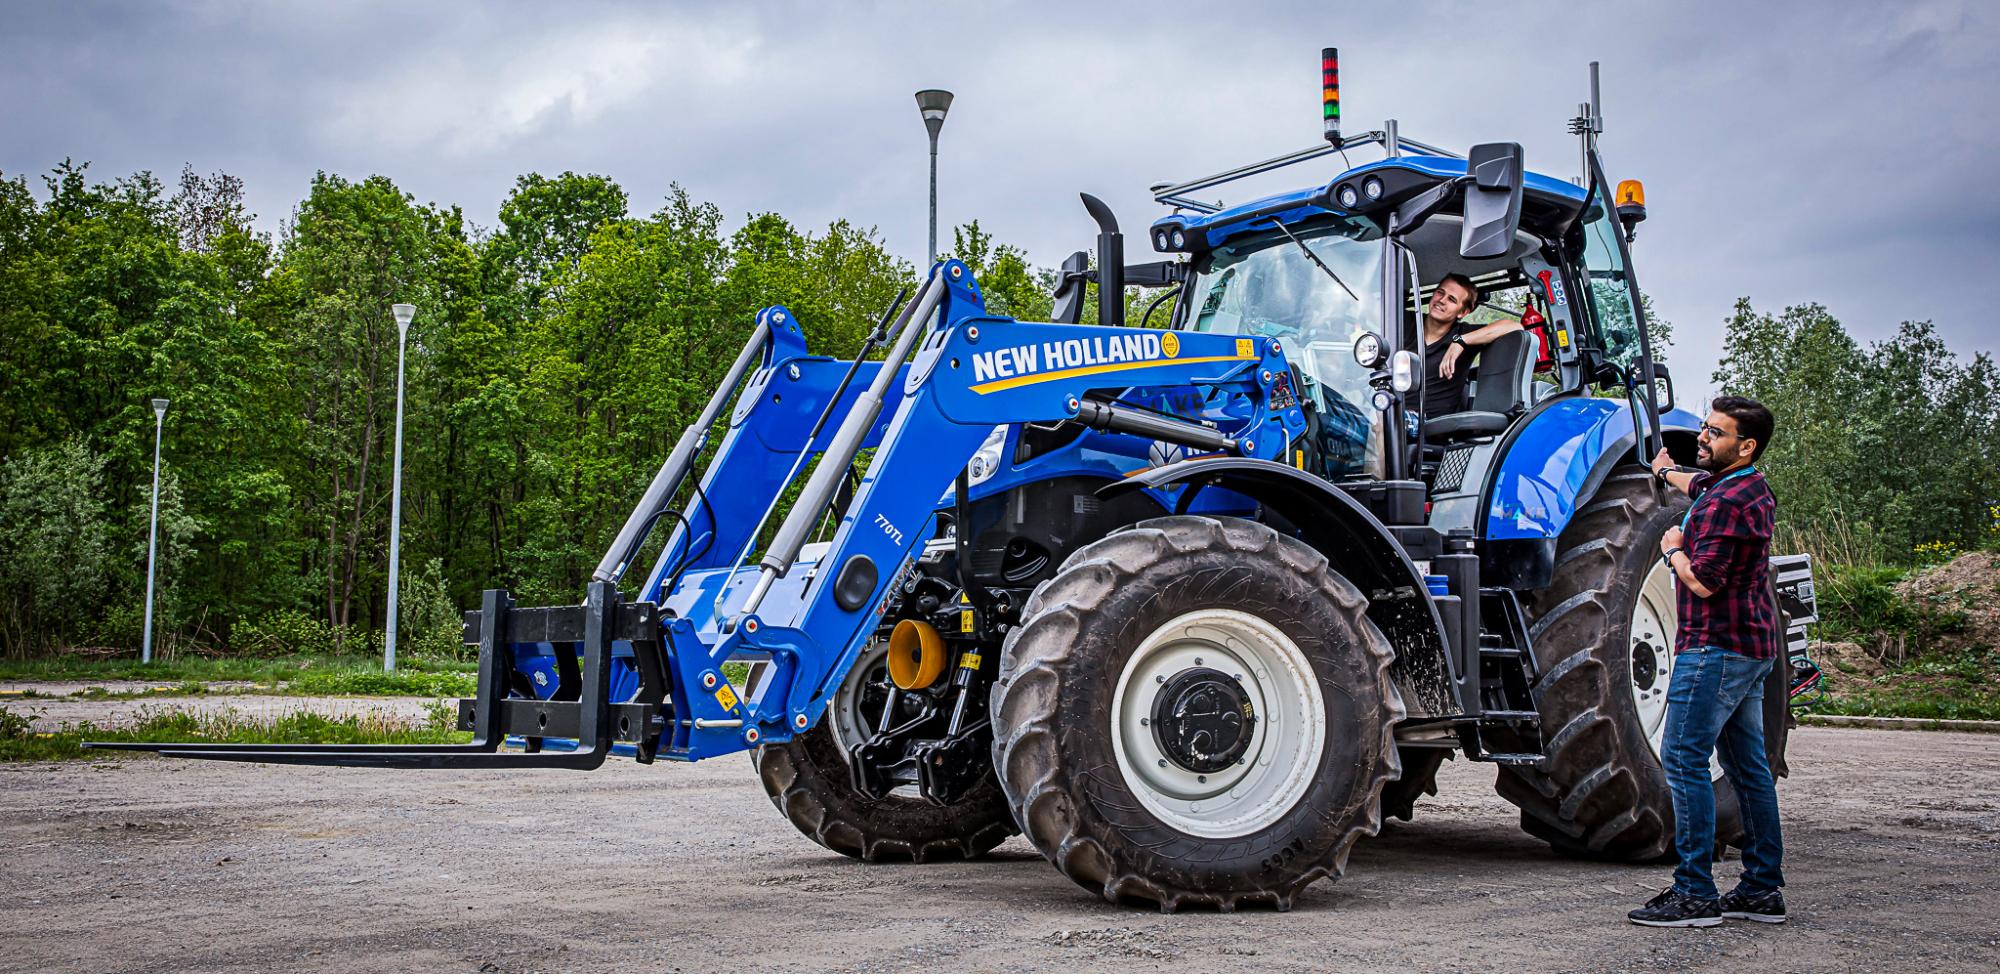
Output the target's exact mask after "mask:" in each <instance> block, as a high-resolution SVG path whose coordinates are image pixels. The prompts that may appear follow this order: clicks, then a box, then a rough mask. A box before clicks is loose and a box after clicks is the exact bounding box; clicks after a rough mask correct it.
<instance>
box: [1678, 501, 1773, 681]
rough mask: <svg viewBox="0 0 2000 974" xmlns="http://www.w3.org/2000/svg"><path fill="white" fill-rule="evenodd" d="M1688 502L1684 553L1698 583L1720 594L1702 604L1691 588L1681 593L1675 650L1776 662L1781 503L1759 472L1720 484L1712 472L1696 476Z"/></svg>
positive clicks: (1711, 596)
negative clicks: (1774, 541) (1773, 583)
mask: <svg viewBox="0 0 2000 974" xmlns="http://www.w3.org/2000/svg"><path fill="white" fill-rule="evenodd" d="M1688 496H1689V497H1692V498H1694V508H1693V509H1692V510H1690V511H1689V512H1688V518H1687V528H1686V534H1685V535H1684V536H1683V537H1682V538H1681V546H1682V547H1683V548H1685V549H1686V550H1687V555H1688V560H1689V561H1690V562H1691V563H1692V564H1691V565H1690V570H1691V571H1693V573H1694V577H1695V578H1696V579H1697V580H1699V581H1700V582H1701V584H1702V586H1703V587H1705V588H1707V589H1708V590H1709V591H1710V592H1712V593H1714V594H1712V595H1710V596H1709V597H1708V598H1702V597H1701V596H1699V595H1696V594H1694V590H1693V589H1691V588H1689V587H1688V586H1686V585H1676V586H1675V589H1676V590H1677V595H1676V599H1675V601H1676V608H1677V609H1678V610H1679V612H1680V634H1679V635H1678V636H1677V637H1676V638H1675V639H1674V651H1675V652H1677V653H1678V652H1685V651H1687V650H1689V649H1693V648H1694V647H1697V646H1720V647H1722V648H1723V649H1726V650H1729V651H1731V652H1734V653H1739V654H1741V655H1744V656H1749V657H1751V658H1753V659H1770V658H1771V657H1773V656H1775V655H1777V652H1778V617H1777V611H1776V608H1775V607H1774V606H1773V605H1772V604H1771V594H1770V591H1769V589H1768V585H1769V581H1768V578H1769V576H1770V571H1771V524H1772V521H1773V517H1774V515H1775V513H1776V511H1777V507H1778V501H1777V498H1775V497H1772V496H1771V487H1770V485H1769V484H1766V483H1765V482H1764V475H1763V474H1762V473H1759V472H1756V471H1754V470H1753V471H1751V472H1750V473H1747V474H1742V475H1739V476H1734V477H1726V478H1724V479H1723V480H1722V481H1721V482H1720V483H1717V481H1716V477H1715V475H1714V474H1712V473H1707V472H1703V473H1698V474H1695V477H1694V480H1693V482H1691V483H1689V484H1688Z"/></svg>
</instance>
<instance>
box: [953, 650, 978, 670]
mask: <svg viewBox="0 0 2000 974" xmlns="http://www.w3.org/2000/svg"><path fill="white" fill-rule="evenodd" d="M979 663H980V657H979V654H978V653H966V654H965V655H963V656H960V657H959V658H958V667H959V669H962V670H976V669H978V668H979Z"/></svg>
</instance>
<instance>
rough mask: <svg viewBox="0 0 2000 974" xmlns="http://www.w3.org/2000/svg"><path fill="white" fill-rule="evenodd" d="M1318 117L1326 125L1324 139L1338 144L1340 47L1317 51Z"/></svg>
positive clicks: (1336, 145)
mask: <svg viewBox="0 0 2000 974" xmlns="http://www.w3.org/2000/svg"><path fill="white" fill-rule="evenodd" d="M1319 87H1320V99H1319V100H1320V118H1321V119H1322V120H1323V121H1324V123H1325V125H1326V140H1327V141H1328V142H1331V143H1333V144H1334V146H1335V147H1336V148H1338V147H1339V145H1340V48H1337V47H1323V48H1320V51H1319Z"/></svg>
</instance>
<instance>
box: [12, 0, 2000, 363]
mask: <svg viewBox="0 0 2000 974" xmlns="http://www.w3.org/2000/svg"><path fill="white" fill-rule="evenodd" d="M1137 9H1138V8H1124V7H1110V8H1104V9H1102V10H1100V8H1085V7H1081V6H1078V5H1074V4H1006V3H997V4H980V5H976V6H974V5H964V6H958V5H945V4H915V3H897V4H887V3H885V4H877V5H865V6H854V5H848V4H822V5H814V4H782V5H765V4H741V5H731V4H675V5H666V6H660V5H651V6H640V5H628V4H582V5H579V4H563V5H550V4H539V3H502V4H480V5H469V4H451V5H444V4H438V5H408V4H387V3H383V4H338V5H336V4H308V3H255V4H252V3H226V4H225V3H212V4H189V5H178V6H145V5H136V4H111V3H82V4H32V5H26V6H21V7H17V8H16V9H15V10H13V11H12V12H11V13H10V30H9V31H8V34H7V36H6V37H5V38H4V39H0V77H4V78H5V79H6V84H7V90H8V91H10V92H12V93H14V95H15V97H13V98H11V99H8V100H7V102H6V103H5V104H4V105H0V130H5V131H7V132H8V133H9V138H7V139H6V140H5V141H4V144H0V170H5V171H6V172H9V173H24V172H25V173H34V172H39V171H43V170H46V169H47V168H48V167H49V166H50V165H53V164H54V163H55V162H57V161H59V160H60V159H62V158H63V157H65V156H71V157H75V158H78V159H88V160H91V161H93V162H94V164H95V171H96V172H97V173H98V174H100V175H102V176H111V175H119V174H123V173H127V172H130V171H133V170H137V169H151V170H154V171H156V172H160V173H162V174H171V173H172V172H173V171H175V170H177V169H178V168H179V166H180V165H181V163H183V162H191V163H193V164H194V165H195V167H196V168H197V169H201V170H204V171H207V170H213V169H222V170H227V171H230V172H233V173H236V174H238V175H241V176H243V177H244V178H246V179H247V180H248V181H249V184H250V191H251V197H252V204H253V208H254V209H256V210H257V211H258V212H259V213H260V214H262V220H263V222H264V223H265V224H266V225H268V226H270V227H272V228H275V227H276V226H277V225H278V222H279V221H280V220H282V219H283V218H284V217H285V215H286V214H287V212H288V210H289V208H290V206H291V205H292V204H293V203H294V202H295V201H296V200H297V199H298V198H299V196H300V195H301V194H302V193H303V192H304V189H305V186H306V184H307V181H308V180H309V179H310V177H311V174H312V172H313V171H314V170H315V169H321V168H323V169H327V170H330V171H335V172H341V173H344V174H346V175H350V176H363V175H366V174H368V173H372V172H380V173H384V174H387V175H389V176H391V177H393V178H395V179H396V180H397V182H398V184H399V185H401V186H403V187H404V188H405V189H406V190H408V191H410V192H412V193H414V194H416V195H417V196H418V197H419V198H423V199H430V200H436V201H438V202H441V203H447V204H459V205H462V206H464V207H465V209H466V212H467V213H468V215H469V216H470V217H471V218H472V219H473V220H474V221H476V222H479V223H483V224H491V223H492V222H493V220H494V213H495V212H496V210H497V208H498V205H499V202H500V200H501V199H502V198H503V197H504V196H505V194H506V192H507V191H508V189H509V188H510V186H511V185H512V182H513V179H514V177H515V176H516V175H518V174H520V173H523V172H528V171H560V170H563V169H574V170H579V171H594V172H601V173H605V174H607V175H610V176H612V177H614V178H616V179H618V180H619V181H620V182H621V183H623V184H624V185H625V187H626V188H627V189H628V190H629V191H630V192H631V195H632V198H633V200H634V209H635V210H638V211H641V212H644V211H649V210H651V209H652V208H653V207H655V206H656V205H657V202H658V201H659V200H660V199H661V198H662V197H663V196H664V195H665V193H666V192H667V191H668V187H669V184H670V183H673V182H678V183H680V184H681V185H683V186H685V187H687V188H688V190H689V191H690V192H692V193H693V194H694V195H696V196H697V197H699V198H702V199H706V200H710V201H713V202H715V203H717V204H718V205H720V206H721V207H722V208H723V210H724V211H725V212H726V213H728V214H730V215H731V216H732V218H740V217H741V216H742V215H743V214H746V213H749V212H753V211H763V210H775V211H778V212H781V213H784V214H785V215H787V216H788V217H791V218H792V219H794V220H795V221H798V222H800V223H802V224H806V225H820V224H824V223H825V222H827V221H829V220H832V219H835V218H842V217H845V218H848V219H852V220H854V221H856V222H858V223H861V224H863V225H875V226H878V227H880V228H881V230H882V231H883V233H884V234H885V236H886V238H887V239H888V241H889V243H890V245H891V247H892V248H894V249H895V250H897V251H898V252H899V253H901V254H903V255H905V256H907V257H909V258H911V259H913V260H920V259H921V258H922V256H923V255H922V251H923V246H924V214H925V211H924V201H925V192H924V164H925V159H924V153H925V143H924V137H923V131H922V127H921V126H920V124H919V123H918V121H917V117H916V112H915V106H914V104H913V103H912V101H911V98H910V93H911V92H912V91H914V90H916V89H918V88H922V87H931V86H943V87H947V88H951V89H953V90H954V91H956V92H957V93H958V96H959V98H958V101H957V103H956V104H955V105H954V107H953V110H952V115H951V118H950V120H949V121H948V122H947V124H946V126H945V133H944V139H943V153H942V157H941V160H940V179H941V182H942V187H941V191H940V210H941V222H942V223H944V224H946V225H950V224H953V223H959V222H964V221H966V220H970V219H973V218H975V217H976V218H978V219H979V220H980V221H981V222H982V224H983V225H984V226H986V227H987V228H988V229H989V230H992V231H993V232H994V233H995V234H996V235H997V236H998V238H999V239H1001V240H1003V241H1008V242H1013V243H1017V244H1019V245H1022V246H1024V247H1026V248H1027V249H1028V251H1029V252H1030V255H1031V256H1032V258H1033V259H1034V260H1036V261H1037V262H1040V263H1044V264H1053V263H1055V262H1057V261H1059V260H1060V259H1061V258H1062V256H1063V254H1065V253H1067V252H1068V251H1069V250H1072V249H1076V248H1078V247H1082V246H1086V245H1087V244H1088V241H1089V238H1090V234H1091V228H1090V224H1089V221H1088V220H1087V219H1086V218H1085V217H1084V215H1083V213H1082V211H1081V209H1080V208H1079V207H1078V206H1077V204H1076V202H1075V200H1076V197H1075V193H1076V192H1077V191H1078V190H1087V191H1090V192H1093V193H1096V194H1098V195H1100V196H1103V197H1104V198H1105V199H1106V200H1107V201H1109V202H1110V203H1111V204H1112V205H1113V206H1114V207H1115V208H1116V210H1117V212H1118V213H1119V215H1120V217H1121V218H1122V219H1123V221H1124V222H1125V223H1126V225H1127V227H1128V228H1137V227H1142V226H1143V225H1144V224H1145V223H1146V222H1148V221H1150V220H1151V219H1153V218H1154V217H1155V216H1157V215H1159V213H1160V210H1159V208H1158V207H1156V206H1154V205H1153V204H1152V203H1151V201H1150V199H1149V197H1148V196H1147V194H1146V192H1145V187H1146V186H1147V185H1148V184H1150V183H1152V182H1156V181H1159V180H1162V179H1175V178H1187V177H1191V176H1194V175H1199V174H1202V173H1205V172H1209V171H1214V170H1219V169H1223V168H1227V167H1229V166H1233V165H1236V164H1239V163H1242V162H1245V161H1248V160H1252V159H1257V158H1262V157H1266V156H1270V155H1275V154H1277V153H1280V152H1284V151H1287V150H1290V149H1294V148H1300V147H1303V146H1306V145H1310V144H1313V142H1314V141H1315V140H1316V138H1317V134H1318V116H1317V102H1318V92H1317V90H1316V85H1317V64H1316V59H1317V55H1318V48H1319V47H1320V46H1321V45H1323V44H1329V43H1331V44H1338V45H1339V46H1340V47H1341V50H1342V61H1343V65H1342V66H1343V82H1344V91H1343V96H1344V104H1345V110H1346V116H1347V123H1348V126H1349V128H1351V129H1363V128H1373V127H1376V126H1377V125H1379V124H1380V120H1381V119H1382V118H1385V117H1389V116H1395V117H1397V118H1399V119H1400V120H1401V121H1402V123H1403V126H1404V130H1405V132H1407V133H1409V134H1411V135H1414V136H1416V137H1419V138H1423V139H1426V140H1429V141H1434V142H1439V143H1442V144H1447V145H1459V146H1463V145H1466V144H1469V143H1471V142H1474V141H1480V140H1488V139H1513V140H1517V141H1520V142H1522V143H1523V144H1524V146H1525V147H1526V148H1527V151H1528V159H1529V164H1530V166H1531V167H1532V168H1536V169H1539V170H1543V171H1547V172H1550V173H1552V174H1554V175H1558V176H1565V177H1566V176H1569V175H1572V174H1573V173H1574V171H1575V166H1576V163H1575V158H1576V150H1575V145H1574V142H1573V140H1571V139H1570V138H1568V137H1567V136H1566V135H1564V133H1563V122H1564V120H1565V119H1566V118H1567V117H1568V116H1569V115H1570V114H1572V113H1573V112H1574V110H1575V105H1576V102H1577V101H1578V100H1580V98H1581V96H1582V94H1583V81H1584V64H1585V62H1587V61H1589V60H1591V59H1593V58H1595V59H1598V60H1601V61H1603V62H1604V65H1605V68H1604V70H1605V102H1606V110H1607V126H1608V131H1607V132H1606V134H1605V141H1604V146H1605V152H1606V156H1607V159H1608V161H1609V163H1610V165H1611V166H1612V168H1613V169H1614V170H1615V171H1614V173H1613V175H1614V178H1617V177H1620V176H1637V177H1640V178H1643V179H1645V180H1646V184H1647V189H1648V197H1649V202H1650V203H1651V205H1652V214H1653V218H1652V220H1651V221H1650V222H1648V223H1647V224H1646V225H1645V227H1644V228H1643V229H1642V231H1641V234H1640V238H1639V241H1638V244H1637V250H1638V255H1639V262H1640V271H1641V275H1642V280H1643V281H1644V283H1645V285H1646V287H1647V289H1648V291H1650V292H1652V294H1653V295H1654V297H1655V299H1656V301H1657V302H1658V304H1659V307H1660V308H1661V310H1662V311H1663V313H1665V314H1666V315H1667V317H1669V318H1671V319H1672V320H1673V321H1674V322H1675V324H1676V326H1677V328H1678V330H1679V340H1678V341H1677V343H1676V349H1675V351H1674V355H1673V361H1674V362H1675V364H1676V365H1677V366H1678V368H1679V371H1680V372H1681V374H1682V375H1683V376H1684V377H1685V378H1683V379H1682V384H1683V388H1686V389H1691V390H1700V389H1702V388H1704V387H1705V385H1706V378H1707V375H1708V373H1709V371H1711V370H1712V368H1713V364H1714V357H1715V350H1716V348H1717V347H1718V345H1719V340H1720V333H1721V321H1722V318H1723V316H1724V315H1725V314H1726V313H1727V312H1728V310H1729V307H1730V305H1731V304H1732V303H1733V301H1734V300H1735V298H1736V297H1737V296H1739V295H1749V296H1751V297H1753V298H1754V299H1755V300H1756V301H1757V302H1758V304H1759V306H1760V307H1763V306H1768V307H1771V308H1774V309H1775V308H1776V307H1778V306H1780V305H1782V304H1785V303H1791V302H1796V301H1804V300H1817V301H1821V302H1823V303H1825V304H1827V305H1828V306H1829V307H1830V308H1831V309H1832V310H1833V311H1834V313H1835V314H1836V315H1839V316H1840V317H1841V318H1842V319H1843V320H1844V321H1846V322H1847V323H1848V325H1849V326H1850V328H1851V329H1852V330H1854V331H1855V332H1856V333H1857V335H1859V336H1860V337H1862V338H1864V339H1867V338H1879V337H1883V336H1885V335H1886V334H1888V333H1889V331H1890V330H1892V329H1893V327H1894V325H1895V323H1896V322H1897V321H1900V320H1903V319H1906V318H1930V319H1934V320H1936V321H1937V322H1938V324H1939V326H1940V329H1941V330H1942V331H1943V332H1944V334H1945V335H1946V336H1947V338H1948V340H1950V341H1951V342H1952V343H1953V345H1954V346H1955V347H1957V348H1959V349H1961V350H1965V351H1969V350H1974V349H1980V350H1988V351H1990V350H1992V349H1993V348H1994V347H1995V343H1994V341H1993V339H1992V337H1991V334H1992V333H1991V329H1990V328H1989V327H1988V326H1987V325H1986V322H1985V320H1984V319H1985V318H1986V317H1987V316H1988V315H1989V314H1990V312H1989V311H1987V310H1986V303H1985V302H1978V301H1968V300H1966V299H1965V298H1963V297H1958V296H1956V295H1955V293H1954V292H1955V289H1954V286H1953V285H1954V284H1955V283H1956V282H1961V281H1965V280H1967V279H1971V280H1974V281H1982V282H1983V281H1989V280H1991V279H1992V277H1993V276H1994V271H1995V270H1996V265H2000V261H1997V260H1996V257H2000V234H1996V233H1995V231H1994V229H1993V228H1994V227H1995V226H1996V225H2000V224H1996V220H2000V191H1996V190H1995V188H1994V186H1995V183H1994V180H1993V178H1992V177H1991V175H1990V174H1989V171H1990V170H1991V169H1992V168H1993V160H1994V159H1995V156H1996V151H2000V136H1996V134H1995V133H1996V131H1997V130H1996V127H1995V126H1994V125H1993V124H1992V119H1991V112H1992V111H1993V106H1994V105H1995V104H1996V103H1997V102H1996V98H1995V95H1996V94H2000V90H1996V89H2000V85H1996V81H2000V44H1996V43H1995V42H1996V40H2000V37H1996V33H2000V32H1996V30H1995V25H1994V22H1993V15H1992V14H1991V13H1989V11H1988V9H1987V8H1986V7H1984V6H1981V5H1978V4H1970V3H1964V2H1949V0H1941V2H1929V3H1916V4H1907V5H1900V6H1895V7H1893V8H1890V7H1885V6H1882V5H1877V4H1872V3H1859V2H1857V3H1803V2H1789V3H1772V4H1747V3H1740V2H1736V3H1703V4H1682V5H1672V6H1666V5H1600V6H1593V7H1591V8H1588V9H1576V8H1573V7H1572V8H1568V9H1564V8H1558V7H1555V6H1552V5H1547V4H1533V3H1527V4H1520V5H1516V6H1508V5H1505V4H1494V3H1476V4H1475V3H1458V2H1452V3H1430V4H1409V5H1404V6H1403V7H1400V8H1399V9H1397V10H1395V11H1389V10H1384V9H1357V7H1356V5H1352V4H1340V5H1334V4H1327V3H1324V2H1316V0H1300V2H1294V3H1285V4H1275V5H1271V6H1267V7H1260V6H1255V5H1248V4H1214V3H1207V4H1193V3H1156V4H1150V5H1148V6H1146V7H1145V8H1144V16H1143V17H1142V16H1138V15H1137V14H1136V13H1134V12H1133V11H1135V10H1137ZM1121 11H1123V12H1121ZM1371 158H1372V156H1371ZM1354 161H1355V162H1357V163H1358V162H1360V161H1363V160H1362V159H1361V158H1360V157H1357V158H1356V159H1355V160H1354ZM1334 171H1335V167H1333V166H1331V165H1328V166H1325V167H1322V168H1319V169H1310V168H1309V167H1299V168H1298V169H1295V170H1293V171H1290V172H1287V173H1285V174H1283V175H1282V176H1279V177H1270V178H1266V179H1263V180H1259V181H1256V182H1254V183H1250V184H1245V185H1244V186H1241V187H1231V188H1230V189H1229V190H1227V191H1226V194H1225V195H1226V196H1227V197H1228V198H1230V199H1233V200H1240V199H1245V198H1248V197H1249V196H1251V195H1255V194H1258V193H1262V192H1270V191H1274V190H1278V189H1283V188H1290V187H1294V186H1298V185H1305V184H1308V183H1313V182H1323V181H1325V180H1326V179H1327V178H1330V177H1331V176H1332V175H1333V174H1334Z"/></svg>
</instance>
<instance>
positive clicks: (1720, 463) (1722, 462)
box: [1694, 447, 1741, 473]
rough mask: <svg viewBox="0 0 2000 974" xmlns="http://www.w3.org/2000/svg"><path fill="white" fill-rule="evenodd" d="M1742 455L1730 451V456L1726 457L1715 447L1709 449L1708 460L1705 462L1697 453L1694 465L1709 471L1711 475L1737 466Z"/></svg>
mask: <svg viewBox="0 0 2000 974" xmlns="http://www.w3.org/2000/svg"><path fill="white" fill-rule="evenodd" d="M1740 455H1741V454H1740V453H1739V452H1738V451H1736V450H1731V451H1729V454H1728V455H1727V456H1724V455H1723V454H1721V453H1719V452H1717V451H1716V449H1715V448H1714V447H1709V449H1708V459H1706V460H1703V459H1702V458H1701V455H1700V454H1699V453H1697V454H1695V458H1694V465H1695V466H1697V467H1700V468H1701V469H1703V470H1707V471H1709V472H1711V473H1719V472H1721V471H1723V470H1727V469H1729V467H1730V466H1731V465H1733V464H1735V463H1736V460H1737V458H1738V457H1739V456H1740Z"/></svg>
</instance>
